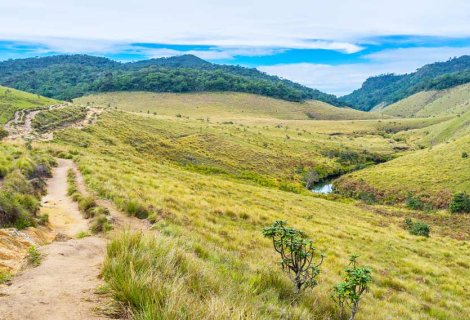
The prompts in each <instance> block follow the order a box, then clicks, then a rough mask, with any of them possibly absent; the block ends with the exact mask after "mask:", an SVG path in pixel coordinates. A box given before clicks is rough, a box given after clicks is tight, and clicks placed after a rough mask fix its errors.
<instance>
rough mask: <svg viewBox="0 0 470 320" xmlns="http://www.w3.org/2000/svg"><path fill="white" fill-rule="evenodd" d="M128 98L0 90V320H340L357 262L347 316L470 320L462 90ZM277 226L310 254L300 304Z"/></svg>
mask: <svg viewBox="0 0 470 320" xmlns="http://www.w3.org/2000/svg"><path fill="white" fill-rule="evenodd" d="M75 59H79V58H78V57H75ZM81 59H84V60H85V61H88V59H85V58H83V57H82V58H81ZM186 59H188V58H187V57H186V58H184V59H183V62H187V60H186ZM96 61H98V60H96ZM96 61H95V62H96ZM100 61H101V60H100ZM171 61H173V62H174V60H164V62H165V63H170V62H171ZM189 61H191V63H195V62H198V63H202V62H201V61H198V60H196V61H195V60H192V59H189ZM173 62H171V63H173ZM44 63H45V64H47V63H46V62H45V61H44ZM96 63H98V62H96ZM101 63H104V64H105V65H106V64H107V63H110V62H109V61H108V60H106V61H101ZM148 63H151V62H148ZM152 63H155V61H153V62H152ZM159 63H160V62H159ZM10 64H12V62H10ZM98 65H99V64H98ZM5 66H6V63H5V64H4V65H3V67H5ZM94 67H97V66H96V65H94ZM134 67H135V68H137V67H138V66H133V65H127V66H125V68H134ZM47 68H50V66H49V67H47ZM116 68H118V67H117V66H116ZM119 68H124V67H123V66H119ZM237 70H238V71H237V72H240V70H239V69H237ZM23 71H25V70H21V72H23ZM15 72H16V71H15ZM18 72H19V71H18ZM41 72H43V73H44V74H46V73H47V74H48V73H49V72H51V71H50V69H47V71H44V70H43V71H41ZM12 74H13V73H12ZM10 76H11V77H12V75H10ZM18 77H19V78H18V79H20V80H21V79H23V80H24V78H22V77H23V75H20V76H18ZM0 79H1V77H0ZM18 81H19V80H18ZM84 83H86V82H84ZM284 84H286V83H284ZM286 85H287V84H286ZM288 87H289V88H292V86H291V85H288ZM294 87H295V86H294ZM44 88H45V87H44ZM2 89H3V88H2ZM138 89H139V91H126V90H120V91H117V92H114V91H112V90H103V91H105V92H98V91H97V92H93V93H91V94H88V93H90V92H86V93H87V94H80V95H78V94H77V95H76V97H75V96H74V97H73V98H74V99H73V100H72V101H69V102H63V101H58V100H52V99H49V98H44V97H39V96H36V95H32V96H34V97H35V98H34V99H35V100H33V101H32V102H31V101H29V100H28V99H32V97H31V96H30V94H27V93H23V92H20V91H17V90H13V89H11V90H12V91H10V92H9V95H13V94H15V95H16V96H18V99H20V98H23V99H26V100H28V102H23V100H21V102H18V103H16V102H11V101H13V100H12V99H11V98H10V96H9V97H8V102H5V103H8V104H9V107H8V108H7V109H5V110H6V111H5V112H4V121H3V123H2V124H3V127H4V130H5V131H6V134H5V137H4V139H3V140H2V142H1V144H0V155H1V157H0V218H1V219H0V228H2V229H0V231H1V230H5V234H7V235H6V236H3V234H1V233H0V283H2V284H0V319H2V320H13V319H26V318H28V319H109V318H119V319H149V320H150V319H324V320H327V319H338V317H339V316H338V309H337V305H336V303H335V301H334V300H333V299H332V298H331V295H332V289H331V288H332V287H333V286H334V285H335V284H336V283H338V282H339V281H341V276H342V272H343V269H344V268H345V267H346V266H347V265H348V259H349V257H350V256H351V255H356V254H357V255H358V256H359V257H360V258H359V259H360V262H361V264H363V265H366V266H368V267H370V270H371V271H372V275H373V278H372V281H371V284H370V290H369V291H368V292H367V294H365V295H364V298H363V300H362V302H361V307H360V312H359V313H358V315H357V318H356V319H359V320H365V319H384V320H385V319H413V320H414V319H416V320H418V319H419V320H421V319H456V320H458V319H465V318H466V317H467V315H468V314H469V313H470V293H469V291H468V288H470V277H469V276H468V270H469V268H470V256H469V255H468V252H469V250H470V242H469V241H470V215H469V213H468V212H466V211H464V210H465V208H464V209H462V211H455V210H454V208H455V205H456V203H457V202H456V201H457V200H456V199H460V198H459V197H464V196H458V195H460V194H465V193H470V184H469V183H470V171H469V170H470V165H469V164H470V160H469V159H470V158H469V157H468V153H470V140H469V139H470V131H469V128H470V126H469V119H468V115H469V114H470V104H469V103H468V101H470V92H469V91H468V85H465V84H464V85H460V86H454V87H452V88H445V89H442V90H441V89H439V90H438V89H436V90H434V89H433V90H434V91H420V92H417V93H414V94H413V95H409V96H407V97H404V98H403V99H401V100H399V101H396V102H393V103H390V104H388V105H383V106H381V107H377V108H375V109H374V110H372V111H370V112H366V111H360V110H356V109H353V108H350V107H347V106H335V105H333V104H330V103H329V102H328V101H320V100H313V99H304V100H302V101H292V99H278V97H273V96H269V95H258V94H254V93H253V92H250V91H249V90H248V92H232V91H230V90H228V91H210V90H209V91H210V92H207V91H195V92H185V93H176V92H158V91H157V92H150V91H151V90H149V91H146V92H144V91H140V90H141V88H138ZM6 90H10V89H6ZM108 91H110V92H108ZM305 92H310V91H305ZM68 93H70V92H68ZM54 96H55V94H54ZM25 97H26V98H25ZM57 97H58V98H60V95H59V94H57ZM2 99H4V100H3V101H5V100H6V99H7V98H5V97H4V96H2V95H1V92H0V106H1V105H2ZM15 99H16V98H15ZM294 100H295V99H294ZM323 100H326V99H323ZM15 101H20V100H15ZM330 102H335V101H333V100H332V101H330ZM10 104H11V105H10ZM2 119H3V118H2ZM465 154H467V155H466V156H465ZM312 191H313V192H312ZM457 204H459V203H457ZM469 211H470V210H469ZM406 219H412V221H418V222H420V223H422V224H426V226H427V227H428V228H429V230H430V235H429V236H419V235H416V234H413V233H412V232H410V230H409V229H407V227H406ZM275 221H287V222H288V224H289V225H290V226H293V227H295V228H297V229H300V230H303V231H304V232H305V236H306V237H309V238H311V239H313V240H314V244H315V246H316V248H317V249H318V251H319V252H322V253H324V254H325V258H324V262H323V264H322V265H321V272H320V274H319V275H318V278H317V279H318V284H317V285H316V286H315V287H314V288H313V289H306V290H305V291H303V292H301V293H297V292H296V290H295V288H294V287H293V285H292V282H291V281H290V280H289V278H288V276H287V275H286V274H285V273H284V272H282V270H281V268H280V267H279V257H278V256H277V255H276V252H275V251H273V244H272V242H271V241H270V239H266V238H265V237H263V233H262V231H263V228H265V227H267V226H270V225H272V224H273V222H275ZM34 235H36V236H34ZM15 237H22V239H28V240H27V241H26V240H24V241H23V242H20V241H16V242H15V241H13V240H15V239H16V238H15ZM17 242H18V245H17V247H12V248H10V247H8V246H9V245H10V244H12V243H17ZM7 247H8V248H10V249H9V250H10V251H8V252H7V251H6V250H5V251H2V248H7ZM32 247H34V248H35V249H31V248H32ZM15 250H16V252H18V253H19V254H18V255H17V256H16V258H12V256H13V255H12V254H10V252H11V251H15ZM36 250H37V252H39V253H36ZM2 252H3V254H2ZM34 257H36V258H34ZM38 257H39V258H38ZM12 259H16V260H14V261H12ZM34 261H36V262H34ZM37 262H39V263H37ZM46 314H47V315H48V316H46Z"/></svg>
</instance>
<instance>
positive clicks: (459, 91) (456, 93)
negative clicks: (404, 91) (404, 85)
mask: <svg viewBox="0 0 470 320" xmlns="http://www.w3.org/2000/svg"><path fill="white" fill-rule="evenodd" d="M469 110H470V84H464V85H461V86H458V87H454V88H451V89H446V90H439V91H423V92H418V93H416V94H414V95H412V96H410V97H408V98H405V99H403V100H400V101H398V102H396V103H394V104H392V105H390V106H387V107H385V108H384V109H381V110H377V112H378V113H381V114H384V115H389V116H395V117H432V116H445V115H455V114H461V113H464V112H466V111H469Z"/></svg>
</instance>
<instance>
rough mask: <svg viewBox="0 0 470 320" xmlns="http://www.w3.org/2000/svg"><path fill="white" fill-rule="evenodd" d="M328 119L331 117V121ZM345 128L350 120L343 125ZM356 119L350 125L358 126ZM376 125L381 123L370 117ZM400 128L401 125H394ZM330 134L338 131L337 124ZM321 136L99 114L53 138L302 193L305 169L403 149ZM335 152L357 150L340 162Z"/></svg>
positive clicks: (332, 168) (333, 167)
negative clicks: (81, 126) (89, 123)
mask: <svg viewBox="0 0 470 320" xmlns="http://www.w3.org/2000/svg"><path fill="white" fill-rule="evenodd" d="M332 124H333V122H330V126H331V125H332ZM348 125H349V126H350V127H351V126H353V125H354V124H351V123H349V124H348ZM361 125H362V123H356V124H355V127H356V128H359V127H360V126H361ZM375 125H380V126H383V125H387V124H384V123H378V122H376V123H375ZM396 125H397V126H400V124H398V123H397V124H396ZM337 129H338V130H337V132H338V131H339V130H340V129H339V128H337ZM371 130H377V132H372V133H369V132H363V133H361V132H359V130H358V132H357V133H355V134H354V135H353V136H351V135H348V134H334V135H332V134H325V133H321V129H320V130H318V131H320V133H317V132H316V131H317V126H314V127H310V128H309V130H307V129H302V130H300V129H299V128H295V129H294V128H292V129H291V128H289V126H288V125H281V126H279V124H278V123H277V122H271V123H269V125H268V124H266V125H263V126H259V125H243V124H238V125H237V124H223V123H207V122H202V121H197V120H191V119H181V118H173V117H172V118H161V117H154V116H144V117H142V116H138V115H132V114H128V113H123V112H117V111H114V112H106V113H105V114H103V116H102V119H100V120H99V124H98V125H96V126H93V127H88V128H86V129H84V130H81V131H77V130H72V131H71V130H65V131H62V132H59V133H57V134H56V135H55V136H56V141H59V142H65V143H66V144H67V145H69V146H74V147H75V148H78V149H79V150H82V151H86V150H91V149H93V150H100V152H101V153H107V152H109V153H115V152H118V153H119V154H123V156H124V157H125V155H126V154H141V155H142V156H144V157H146V158H148V159H149V160H150V159H151V160H152V161H156V162H169V163H171V164H173V165H176V166H178V167H181V168H183V169H185V170H189V171H192V172H200V173H204V174H216V175H221V176H225V177H226V178H230V179H238V180H244V181H248V182H252V183H256V184H259V185H263V186H267V187H274V188H280V189H284V190H292V191H295V192H302V189H303V188H304V177H305V176H306V175H307V174H308V172H310V171H311V170H315V171H317V172H318V173H319V175H320V177H321V178H324V177H327V176H330V175H337V174H339V173H344V172H347V171H350V170H352V169H354V168H356V167H357V166H361V165H364V164H367V163H370V162H371V161H373V160H374V159H378V160H380V159H386V158H388V157H391V156H393V154H395V153H396V152H397V150H402V149H403V148H407V146H406V145H404V144H403V143H401V142H396V141H394V140H391V139H389V138H385V137H383V136H382V135H381V134H383V132H379V131H380V129H378V128H376V129H371ZM341 150H349V151H350V152H352V153H355V154H357V155H358V157H357V159H358V160H357V161H353V162H350V163H349V162H347V163H345V162H344V161H342V160H341V159H340V156H341V154H342V152H341Z"/></svg>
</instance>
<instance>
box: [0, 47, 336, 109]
mask: <svg viewBox="0 0 470 320" xmlns="http://www.w3.org/2000/svg"><path fill="white" fill-rule="evenodd" d="M0 84H3V85H6V86H9V87H13V88H17V89H20V90H24V91H28V92H33V93H37V94H40V95H43V96H46V97H53V98H56V99H62V100H67V99H72V98H76V97H80V96H82V95H85V94H89V93H93V92H110V91H152V92H201V91H235V92H247V93H255V94H260V95H264V96H269V97H275V98H280V99H284V100H289V101H303V100H308V99H315V100H320V101H323V102H327V103H330V104H334V105H337V106H343V105H344V103H342V102H340V101H339V100H338V99H337V98H336V96H334V95H329V94H326V93H323V92H320V91H318V90H315V89H311V88H308V87H305V86H302V85H300V84H297V83H294V82H292V81H289V80H284V79H280V78H278V77H275V76H270V75H267V74H265V73H262V72H260V71H258V70H257V69H250V68H244V67H240V66H229V65H217V64H212V63H209V62H207V61H204V60H202V59H199V58H197V57H195V56H192V55H183V56H176V57H171V58H161V59H151V60H144V61H139V62H130V63H120V62H116V61H113V60H110V59H106V58H100V57H93V56H87V55H60V56H52V57H41V58H28V59H18V60H8V61H3V62H0Z"/></svg>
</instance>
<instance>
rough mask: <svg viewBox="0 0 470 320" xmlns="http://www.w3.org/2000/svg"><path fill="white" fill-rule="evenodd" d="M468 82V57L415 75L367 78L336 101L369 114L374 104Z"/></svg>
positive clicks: (444, 63)
mask: <svg viewBox="0 0 470 320" xmlns="http://www.w3.org/2000/svg"><path fill="white" fill-rule="evenodd" d="M468 82H470V56H468V55H467V56H461V57H459V58H453V59H449V60H448V61H445V62H436V63H432V64H428V65H425V66H423V67H421V68H419V69H418V70H417V71H416V72H413V73H409V74H403V75H395V74H385V75H380V76H376V77H371V78H368V79H367V80H366V81H365V82H364V83H363V85H362V87H361V88H360V89H357V90H355V91H353V92H352V93H351V94H348V95H346V96H343V97H340V98H339V100H340V101H342V102H344V103H345V104H347V105H349V106H351V107H353V108H355V109H359V110H364V111H369V110H371V109H373V108H374V107H375V106H377V105H381V104H383V105H389V104H392V103H394V102H397V101H399V100H401V99H404V98H406V97H409V96H411V95H413V94H415V93H417V92H420V91H428V90H441V89H448V88H452V87H455V86H458V85H461V84H465V83H468Z"/></svg>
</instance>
